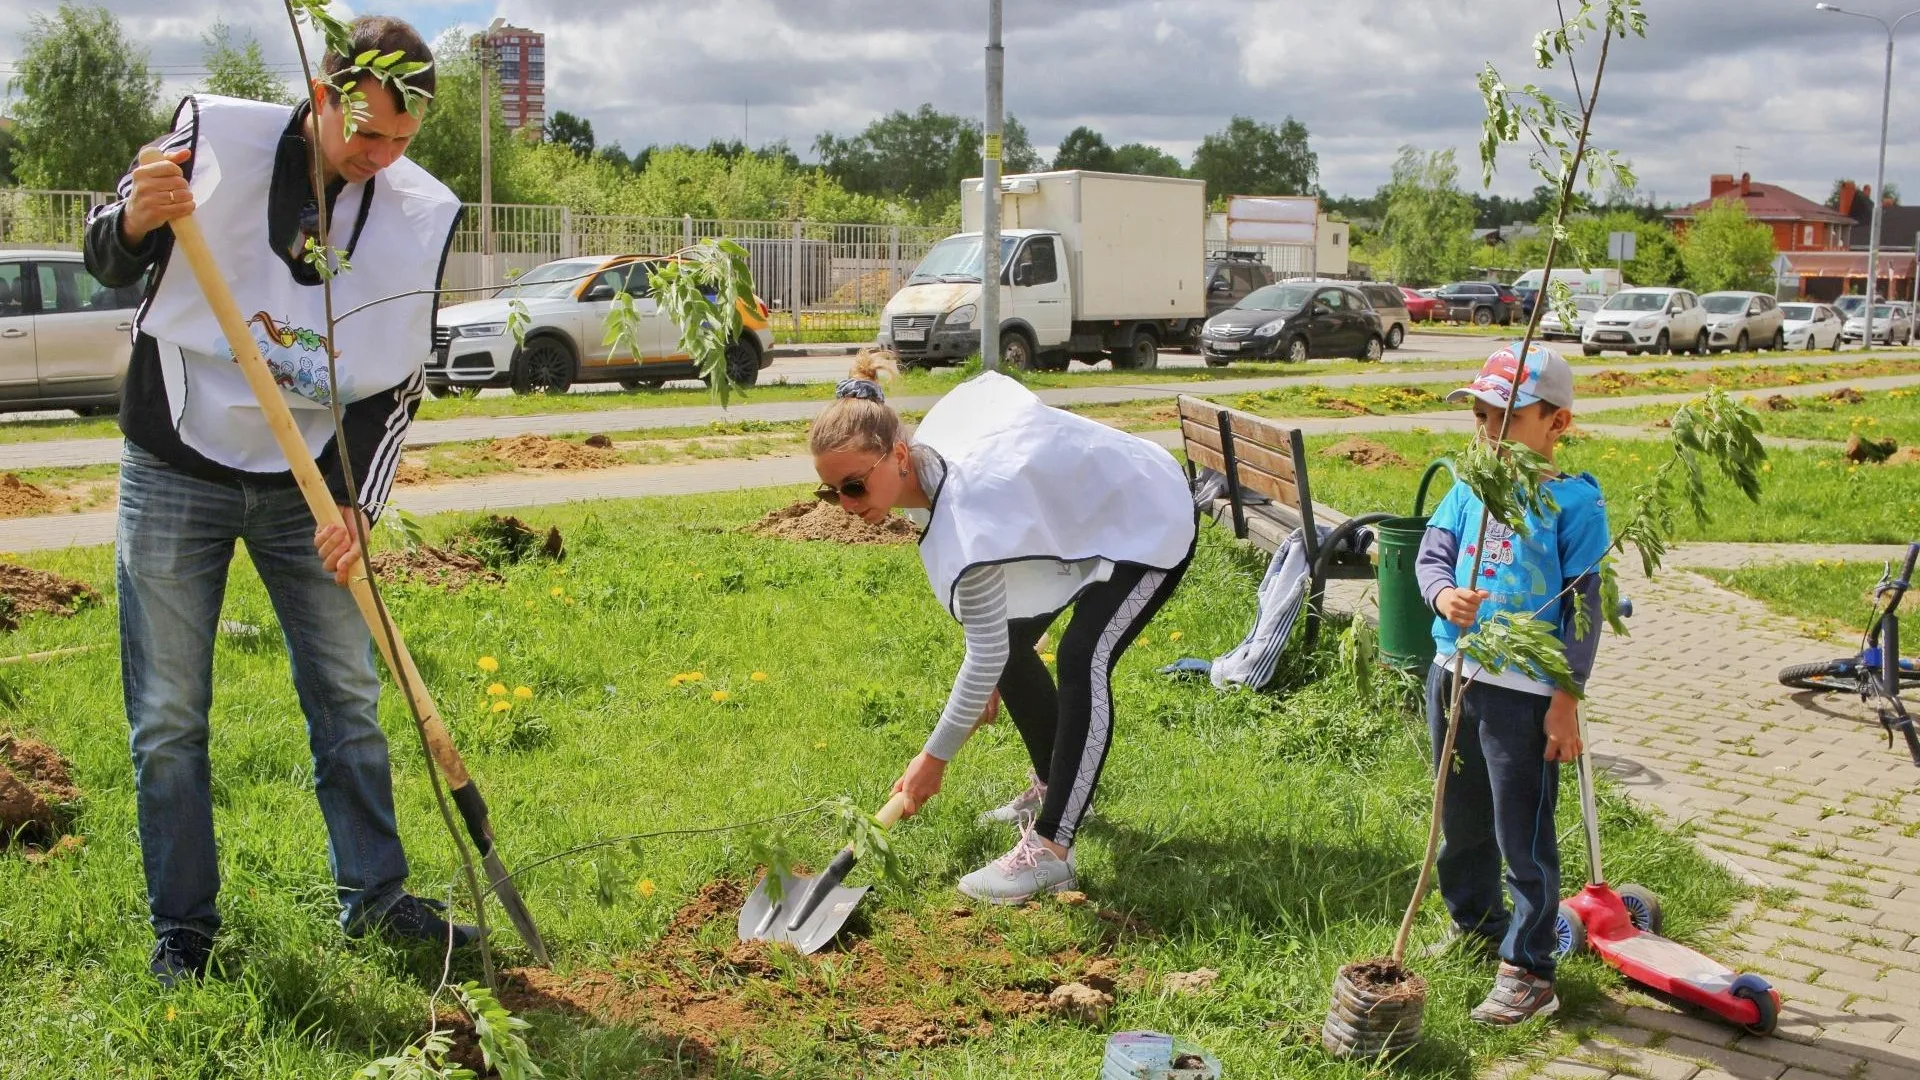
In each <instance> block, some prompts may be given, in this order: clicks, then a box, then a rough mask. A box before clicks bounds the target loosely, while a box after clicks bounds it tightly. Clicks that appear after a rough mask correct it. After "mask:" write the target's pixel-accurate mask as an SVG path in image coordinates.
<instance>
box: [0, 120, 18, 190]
mask: <svg viewBox="0 0 1920 1080" xmlns="http://www.w3.org/2000/svg"><path fill="white" fill-rule="evenodd" d="M13 142H14V140H13V127H12V125H10V124H9V125H4V126H0V185H5V186H7V187H12V186H13V185H14V184H17V183H19V181H18V180H16V179H14V176H13Z"/></svg>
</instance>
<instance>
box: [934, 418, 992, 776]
mask: <svg viewBox="0 0 1920 1080" xmlns="http://www.w3.org/2000/svg"><path fill="white" fill-rule="evenodd" d="M914 466H915V469H916V471H917V472H918V473H919V478H920V486H921V489H922V490H925V491H938V490H940V481H941V480H942V479H943V478H944V477H945V475H946V464H945V463H944V462H942V461H941V460H940V458H939V457H938V456H937V455H934V454H926V455H919V454H916V455H915V456H914ZM953 603H954V614H956V615H957V616H959V619H960V629H961V632H962V634H963V635H964V636H965V638H966V643H967V652H966V656H965V657H964V658H962V659H961V661H960V671H959V673H958V674H957V675H955V676H954V679H953V691H952V692H951V693H949V694H948V695H947V706H946V708H945V709H943V710H941V713H940V722H939V724H937V725H936V726H935V727H934V729H933V734H931V735H929V736H928V737H927V745H926V751H927V753H928V754H930V755H932V756H934V757H937V758H939V759H940V760H942V761H951V760H953V756H954V755H955V754H957V753H959V752H960V747H961V746H962V745H963V744H965V743H966V741H967V737H968V736H970V735H972V734H973V729H974V727H975V726H976V725H978V724H979V722H980V715H981V713H983V712H985V711H986V708H987V701H988V699H990V698H991V697H992V696H993V690H994V687H996V686H998V685H999V684H1000V673H1001V672H1002V671H1005V670H1006V667H1007V657H1008V656H1009V655H1010V649H1011V646H1010V644H1009V639H1008V630H1007V582H1006V576H1005V575H1004V574H1002V573H1001V572H1000V568H999V567H997V566H976V567H973V568H971V569H969V570H968V571H967V572H966V573H964V574H962V575H960V580H959V582H957V583H956V584H955V586H954V596H953Z"/></svg>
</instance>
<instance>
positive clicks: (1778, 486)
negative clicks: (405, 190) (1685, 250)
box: [1307, 410, 1920, 544]
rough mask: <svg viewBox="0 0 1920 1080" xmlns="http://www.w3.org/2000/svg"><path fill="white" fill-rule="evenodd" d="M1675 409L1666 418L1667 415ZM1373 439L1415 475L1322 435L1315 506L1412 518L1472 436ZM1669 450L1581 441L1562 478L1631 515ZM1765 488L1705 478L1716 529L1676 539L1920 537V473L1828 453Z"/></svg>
mask: <svg viewBox="0 0 1920 1080" xmlns="http://www.w3.org/2000/svg"><path fill="white" fill-rule="evenodd" d="M1670 413H1671V410H1669V414H1670ZM1365 437H1366V438H1367V439H1370V440H1373V441H1376V442H1379V443H1382V444H1384V445H1386V446H1388V447H1391V448H1392V449H1394V450H1395V451H1397V452H1399V453H1400V455H1401V456H1402V457H1405V458H1406V459H1408V460H1409V461H1410V462H1412V463H1414V464H1413V466H1412V467H1408V468H1376V469H1366V468H1361V467H1359V466H1357V465H1352V464H1349V463H1348V462H1346V461H1344V460H1342V459H1339V458H1329V457H1327V456H1325V455H1324V454H1322V453H1321V452H1320V451H1321V450H1323V449H1324V448H1326V447H1327V446H1328V445H1329V444H1331V443H1333V442H1337V441H1339V440H1340V439H1341V438H1342V436H1330V435H1323V436H1315V437H1311V438H1309V439H1308V440H1307V451H1308V454H1309V456H1310V457H1311V458H1312V465H1311V467H1310V469H1309V472H1308V478H1309V479H1310V480H1311V482H1312V485H1313V497H1314V500H1315V501H1316V502H1324V503H1327V504H1328V505H1330V506H1333V507H1337V508H1338V509H1340V510H1341V511H1343V512H1345V513H1348V514H1361V513H1368V512H1372V511H1394V512H1398V513H1406V512H1407V511H1408V510H1409V509H1410V508H1411V507H1412V506H1413V497H1414V492H1415V489H1416V488H1417V487H1418V486H1419V474H1420V468H1419V466H1424V465H1425V464H1426V463H1427V462H1428V461H1431V460H1432V459H1434V458H1436V457H1441V456H1444V455H1448V454H1452V453H1455V452H1457V451H1458V450H1459V449H1460V447H1461V446H1462V445H1463V444H1464V442H1465V440H1466V435H1465V434H1453V433H1449V434H1417V433H1387V434H1370V435H1367V436H1365ZM1666 454H1667V450H1666V449H1665V446H1664V444H1663V443H1660V442H1658V441H1655V440H1646V439H1603V438H1594V437H1590V438H1584V439H1575V440H1573V441H1571V442H1568V443H1563V444H1562V446H1561V450H1560V453H1559V455H1558V457H1557V461H1558V464H1559V465H1560V467H1561V468H1562V469H1565V470H1568V471H1573V472H1581V471H1590V472H1592V473H1593V474H1594V475H1595V476H1596V477H1598V478H1599V480H1600V486H1601V488H1602V490H1604V491H1605V492H1606V495H1607V498H1608V501H1609V503H1610V506H1611V509H1612V510H1613V513H1614V514H1615V518H1616V520H1615V524H1616V526H1617V525H1618V524H1619V521H1618V516H1619V515H1621V514H1624V513H1626V509H1627V507H1628V506H1629V505H1630V504H1631V497H1632V492H1633V489H1634V487H1635V486H1637V485H1638V484H1641V483H1644V482H1645V481H1646V479H1647V477H1648V473H1649V472H1650V470H1651V469H1652V468H1653V467H1654V464H1655V463H1656V462H1658V461H1664V460H1665V455H1666ZM1762 482H1763V483H1764V485H1765V489H1764V491H1763V492H1762V494H1761V499H1760V502H1759V503H1757V504H1756V503H1752V502H1749V501H1747V499H1746V498H1745V497H1743V496H1741V495H1740V494H1739V492H1737V491H1735V490H1734V489H1733V487H1732V485H1730V484H1728V483H1727V482H1726V480H1725V479H1723V478H1722V477H1720V476H1719V475H1718V474H1717V473H1713V474H1710V475H1709V476H1708V478H1707V490H1708V493H1709V501H1708V505H1709V509H1710V510H1711V512H1712V515H1713V520H1712V522H1711V523H1709V524H1708V525H1707V526H1706V527H1704V528H1702V527H1700V526H1699V525H1697V524H1695V523H1694V521H1693V520H1692V518H1691V517H1690V516H1688V515H1685V514H1683V515H1682V516H1681V519H1680V521H1679V530H1678V533H1677V538H1678V539H1680V540H1683V541H1685V540H1717V541H1732V542H1747V543H1847V544H1894V543H1906V542H1907V541H1908V540H1910V539H1912V538H1913V537H1914V536H1915V535H1916V534H1920V466H1916V465H1871V466H1860V467H1858V468H1852V467H1850V466H1849V465H1848V463H1847V462H1846V461H1845V460H1844V459H1842V458H1841V457H1840V455H1838V454H1836V453H1833V452H1831V451H1815V450H1775V451H1771V452H1770V454H1769V458H1768V463H1767V466H1766V472H1765V474H1764V476H1763V478H1762ZM1447 486H1448V481H1447V478H1446V476H1445V475H1444V474H1443V475H1442V476H1441V478H1440V479H1439V480H1438V481H1436V483H1435V485H1434V488H1433V493H1432V496H1431V497H1430V498H1429V507H1428V508H1429V509H1431V508H1432V504H1433V503H1435V502H1437V500H1438V499H1439V497H1440V495H1441V494H1442V493H1443V492H1444V491H1445V489H1446V488H1447Z"/></svg>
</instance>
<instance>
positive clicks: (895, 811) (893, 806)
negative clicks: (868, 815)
mask: <svg viewBox="0 0 1920 1080" xmlns="http://www.w3.org/2000/svg"><path fill="white" fill-rule="evenodd" d="M912 802H913V800H911V799H909V798H908V797H907V793H906V792H904V791H902V792H899V793H897V794H895V795H894V797H893V798H891V799H888V800H887V805H885V806H883V807H881V808H880V812H879V813H877V814H875V815H873V816H874V819H875V820H877V821H879V822H880V824H881V825H882V826H884V827H886V828H889V829H891V828H893V827H894V825H896V824H898V823H899V821H900V819H901V818H903V817H906V816H907V807H908V806H910V805H912Z"/></svg>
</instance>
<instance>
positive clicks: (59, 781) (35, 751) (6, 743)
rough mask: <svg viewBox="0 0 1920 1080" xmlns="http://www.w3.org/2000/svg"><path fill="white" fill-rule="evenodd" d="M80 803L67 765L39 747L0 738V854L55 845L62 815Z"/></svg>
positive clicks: (28, 741)
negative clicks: (16, 847)
mask: <svg viewBox="0 0 1920 1080" xmlns="http://www.w3.org/2000/svg"><path fill="white" fill-rule="evenodd" d="M79 799H80V789H79V788H76V787H74V786H73V774H72V768H71V766H69V765H68V764H67V760H66V759H65V758H63V757H61V756H60V754H59V753H58V752H57V751H55V750H54V749H53V748H52V747H51V746H48V745H47V744H45V743H43V742H37V741H35V740H33V739H29V738H26V737H24V736H20V735H14V734H11V733H8V732H0V848H5V847H6V846H7V845H8V844H10V843H12V842H13V841H14V840H15V839H16V838H18V839H19V840H21V841H23V842H25V843H28V844H49V843H55V842H57V841H58V838H59V836H60V832H61V830H62V829H63V828H64V825H65V822H64V820H63V819H64V818H65V816H66V815H65V813H64V812H63V811H64V809H65V808H66V807H68V806H70V805H71V804H73V803H75V802H78V801H79Z"/></svg>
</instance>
